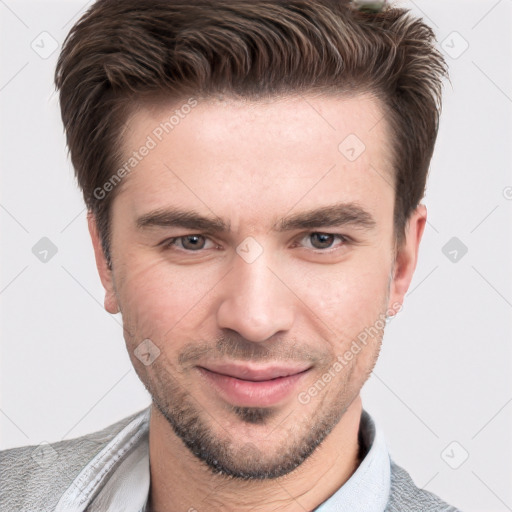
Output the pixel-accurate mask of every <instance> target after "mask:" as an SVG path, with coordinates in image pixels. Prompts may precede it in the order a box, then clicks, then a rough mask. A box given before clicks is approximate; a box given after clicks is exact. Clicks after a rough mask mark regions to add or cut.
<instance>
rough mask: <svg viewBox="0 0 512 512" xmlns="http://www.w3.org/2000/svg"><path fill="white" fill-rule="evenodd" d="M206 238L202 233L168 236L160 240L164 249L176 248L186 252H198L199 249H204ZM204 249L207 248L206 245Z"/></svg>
mask: <svg viewBox="0 0 512 512" xmlns="http://www.w3.org/2000/svg"><path fill="white" fill-rule="evenodd" d="M207 240H208V239H207V238H206V237H205V236H203V235H184V236H178V237H175V238H170V239H169V240H166V241H165V242H162V245H163V247H164V249H166V250H172V249H177V250H182V251H188V252H199V251H200V250H201V249H205V245H206V241H207ZM206 249H208V247H206Z"/></svg>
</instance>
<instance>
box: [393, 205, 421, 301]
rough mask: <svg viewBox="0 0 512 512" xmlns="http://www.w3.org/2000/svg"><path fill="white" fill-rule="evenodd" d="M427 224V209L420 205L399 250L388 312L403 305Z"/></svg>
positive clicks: (408, 223)
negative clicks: (397, 305)
mask: <svg viewBox="0 0 512 512" xmlns="http://www.w3.org/2000/svg"><path fill="white" fill-rule="evenodd" d="M426 222H427V207H426V206H425V205H423V204H420V205H418V206H417V207H416V209H415V210H414V212H413V213H412V214H411V216H410V218H409V220H408V222H407V225H406V228H405V239H404V242H403V244H402V246H401V247H400V248H399V249H398V251H397V254H396V258H395V264H394V268H393V275H392V276H391V281H390V293H389V303H388V310H390V311H396V304H397V303H398V304H403V301H404V297H405V294H406V292H407V290H408V289H409V285H410V284H411V281H412V276H413V274H414V270H415V268H416V263H417V261H418V252H419V246H420V241H421V237H422V236H423V231H424V229H425V224H426Z"/></svg>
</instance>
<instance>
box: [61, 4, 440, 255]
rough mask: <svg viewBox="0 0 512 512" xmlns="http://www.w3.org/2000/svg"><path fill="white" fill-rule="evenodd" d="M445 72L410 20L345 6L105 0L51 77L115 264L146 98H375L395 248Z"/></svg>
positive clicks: (426, 31)
mask: <svg viewBox="0 0 512 512" xmlns="http://www.w3.org/2000/svg"><path fill="white" fill-rule="evenodd" d="M445 75H447V69H446V64H445V61H444V59H443V57H442V55H441V54H440V53H439V52H438V50H437V49H436V48H435V36H434V33H433V31H432V30H431V28H430V27H428V26H427V25H426V24H424V23H423V21H422V20H421V19H419V18H415V17H414V16H412V15H411V14H410V13H409V12H408V11H407V10H406V9H399V8H393V7H390V6H387V5H386V6H385V7H384V8H382V9H380V10H379V9H378V10H377V12H371V10H367V9H362V8H357V7H356V6H355V5H354V3H353V2H349V1H348V0H289V1H271V0H249V1H243V0H233V1H232V0H187V1H177V0H167V1H165V0H98V1H97V2H96V3H94V4H93V5H92V7H91V8H90V9H89V10H88V11H87V12H86V13H85V14H84V15H83V16H82V17H81V19H80V20H79V21H78V23H77V24H76V25H75V26H74V27H73V28H72V30H71V32H70V33H69V35H68V37H67V38H66V41H65V42H64V45H63V48H62V52H61V54H60V57H59V60H58V63H57V68H56V72H55V84H56V86H57V88H58V89H59V91H60V106H61V113H62V120H63V123H64V127H65V131H66V136H67V144H68V147H69V152H70V155H71V160H72V163H73V166H74V168H75V174H76V177H77V179H78V184H79V186H80V187H81V189H82V191H83V195H84V200H85V203H86V205H87V208H88V210H89V211H91V212H93V213H94V214H95V217H96V220H97V223H98V230H99V233H100V237H101V240H102V246H103V250H104V252H105V255H106V257H107V261H108V262H109V265H110V264H111V261H110V242H111V231H110V209H111V205H112V201H113V199H114V197H115V195H116V191H117V190H118V188H113V190H112V191H110V192H109V193H108V194H107V195H106V196H105V197H102V198H100V199H98V197H97V194H95V192H94V191H95V190H96V189H97V188H98V187H101V186H102V185H103V184H104V183H106V182H107V181H108V179H109V177H111V176H112V175H113V173H114V172H115V171H116V169H117V168H118V166H119V165H120V160H121V155H120V150H119V148H120V147H121V132H122V125H123V123H124V122H125V121H126V120H127V118H128V115H129V113H130V108H131V107H130V106H131V105H134V104H137V102H141V101H143V99H144V98H151V97H160V96H164V97H167V98H170V99H171V98H173V97H176V98H177V97H184V96H186V95H201V96H204V97H208V96H209V95H210V96H212V95H216V94H218V93H228V94H232V95H235V96H236V95H239V96H242V97H248V98H252V99H257V98H261V97H264V96H275V95H279V94H286V93H307V92H313V91H325V92H334V93H339V94H340V95H352V94H354V93H359V92H369V93H372V94H374V95H375V96H376V97H377V98H379V99H380V101H381V104H382V106H383V108H384V112H385V116H386V120H387V122H388V123H389V127H390V128H391V130H390V132H391V134H392V141H390V142H391V147H392V155H393V164H394V172H395V176H394V182H395V183H394V187H395V206H394V229H395V240H396V244H397V246H399V245H400V244H401V243H402V241H403V239H404V231H405V225H406V222H407V219H408V218H409V216H410V214H411V213H412V212H413V210H414V209H415V208H416V206H417V205H418V204H419V202H420V200H421V199H422V197H423V194H424V190H425V184H426V178H427V173H428V168H429V165H430V160H431V157H432V153H433V149H434V143H435V140H436V137H437V131H438V123H439V114H440V111H441V88H442V79H443V77H444V76H445Z"/></svg>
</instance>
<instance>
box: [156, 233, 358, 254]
mask: <svg viewBox="0 0 512 512" xmlns="http://www.w3.org/2000/svg"><path fill="white" fill-rule="evenodd" d="M315 234H317V235H327V236H333V237H337V238H338V239H339V240H340V241H341V242H342V244H341V245H340V246H339V247H334V248H333V247H329V248H326V249H314V248H313V249H312V250H313V251H314V252H315V253H316V254H326V253H327V254H329V253H332V252H335V251H337V250H339V249H341V248H342V247H344V246H345V245H348V244H349V243H350V242H351V239H350V238H349V237H347V236H345V235H341V234H339V233H326V232H323V231H310V232H308V233H305V234H303V235H301V237H299V239H298V240H299V241H300V240H302V239H304V238H306V237H310V236H312V235H315ZM187 236H201V237H203V238H205V239H206V240H209V238H208V237H207V236H204V235H201V234H197V233H191V234H187V235H182V236H177V237H174V238H169V239H167V240H164V241H163V242H161V243H160V244H159V245H161V246H163V248H164V250H173V246H175V245H174V244H175V242H176V241H177V240H182V239H184V238H186V237H187ZM178 250H181V251H183V252H186V253H190V254H193V253H200V252H202V251H204V250H206V249H198V250H196V251H192V250H189V249H178Z"/></svg>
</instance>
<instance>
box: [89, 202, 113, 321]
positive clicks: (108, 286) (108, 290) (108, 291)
mask: <svg viewBox="0 0 512 512" xmlns="http://www.w3.org/2000/svg"><path fill="white" fill-rule="evenodd" d="M87 224H88V226H89V233H90V235H91V240H92V245H93V248H94V256H95V258H96V268H97V269H98V274H99V275H100V279H101V284H102V285H103V288H105V309H106V310H107V311H108V312H109V313H112V314H115V313H119V305H118V303H117V297H116V294H115V288H114V281H113V277H112V270H111V269H109V268H108V263H107V258H106V257H105V253H104V252H103V247H102V245H101V238H100V236H99V233H98V225H97V223H96V217H95V216H94V214H93V213H92V212H91V211H88V212H87Z"/></svg>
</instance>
